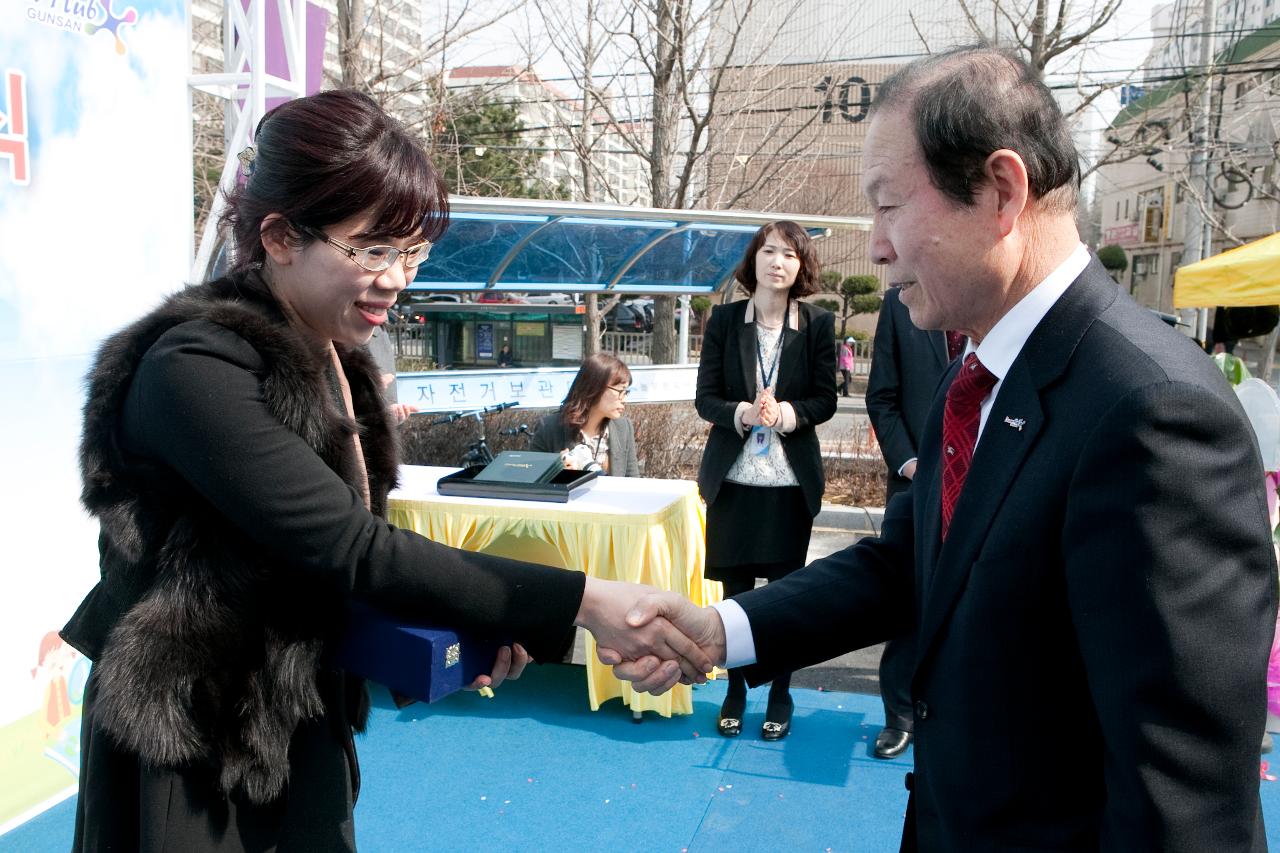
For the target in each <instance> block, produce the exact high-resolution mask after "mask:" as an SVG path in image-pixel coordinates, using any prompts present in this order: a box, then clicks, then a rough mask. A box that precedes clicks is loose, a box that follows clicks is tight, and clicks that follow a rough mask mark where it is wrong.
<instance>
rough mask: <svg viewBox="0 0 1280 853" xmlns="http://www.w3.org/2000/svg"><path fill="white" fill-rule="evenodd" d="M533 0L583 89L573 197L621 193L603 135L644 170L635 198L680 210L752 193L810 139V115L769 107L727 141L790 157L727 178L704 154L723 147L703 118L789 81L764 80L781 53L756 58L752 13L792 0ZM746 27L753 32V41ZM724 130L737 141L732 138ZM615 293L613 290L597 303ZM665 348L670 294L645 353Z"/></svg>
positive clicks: (782, 12) (659, 301) (748, 104)
mask: <svg viewBox="0 0 1280 853" xmlns="http://www.w3.org/2000/svg"><path fill="white" fill-rule="evenodd" d="M534 2H535V4H536V5H537V7H538V9H539V11H540V12H541V14H542V17H543V20H544V21H545V22H546V26H547V31H548V33H549V35H550V38H551V42H552V49H553V50H554V51H555V52H556V53H557V54H558V56H559V58H560V59H561V60H562V61H563V62H564V63H565V64H566V65H567V66H568V67H569V68H570V69H571V72H570V73H571V76H572V77H573V81H574V83H575V85H576V86H577V88H578V89H579V90H580V92H581V93H582V99H581V105H580V109H579V110H578V111H577V112H576V114H575V119H576V121H575V123H574V126H573V127H572V128H571V130H572V132H571V133H570V134H569V136H570V138H571V140H572V146H573V151H574V154H575V156H576V157H577V158H578V160H579V163H580V165H581V168H582V170H583V185H584V186H583V191H582V193H581V195H579V196H578V197H580V198H584V199H594V198H595V196H596V195H597V193H596V189H597V188H598V189H603V190H604V191H605V194H606V196H608V198H606V199H601V200H610V201H623V199H620V198H618V197H617V193H616V190H614V189H611V188H610V187H611V184H610V181H609V180H608V179H607V178H608V176H607V175H605V174H603V173H602V172H601V170H600V167H599V166H598V165H596V164H598V163H599V162H601V159H602V158H601V157H600V156H599V155H600V153H601V152H602V147H601V146H606V145H611V144H612V145H614V146H615V147H616V148H620V149H622V150H623V151H624V152H625V153H627V154H628V155H629V156H630V157H631V158H632V159H633V161H635V162H638V164H639V166H640V168H642V169H643V173H644V184H645V186H644V190H645V192H644V195H643V198H644V200H645V201H647V202H648V203H649V204H650V205H651V206H653V207H657V208H670V209H689V208H697V207H728V206H733V205H735V204H737V203H739V202H741V201H742V200H743V199H745V198H754V197H755V196H754V195H753V194H755V193H756V192H757V191H758V190H759V188H760V187H762V186H765V185H767V184H768V183H769V182H770V181H771V180H772V179H774V178H776V177H777V175H778V174H779V173H780V172H781V171H782V170H784V169H788V168H790V169H794V167H795V165H796V162H797V160H798V159H799V158H800V155H802V153H803V151H804V149H805V148H806V147H807V146H808V145H809V144H811V140H809V139H808V137H807V136H806V134H805V132H804V128H805V126H806V125H809V124H812V123H813V122H814V121H816V118H815V117H814V116H813V115H810V114H809V113H808V111H806V113H805V118H804V120H803V121H802V122H801V123H800V124H799V126H796V125H795V124H794V122H792V123H789V122H788V121H787V120H786V118H785V117H784V116H783V115H782V114H780V113H779V114H777V115H776V116H772V117H771V118H770V119H768V120H767V121H766V124H767V129H766V130H765V132H763V133H757V134H754V135H742V136H740V138H738V139H737V140H736V143H738V147H736V148H734V149H733V150H734V151H736V152H741V153H739V154H738V155H737V156H740V157H742V158H743V159H744V160H750V159H751V158H752V156H753V155H757V154H761V153H763V152H774V151H777V150H779V149H789V152H790V153H791V155H792V156H793V157H794V158H796V159H790V160H788V159H785V158H771V157H758V158H757V163H758V164H759V165H760V166H761V168H758V169H753V170H748V172H744V174H743V176H739V178H738V179H737V180H736V181H735V182H734V183H733V185H732V186H730V184H729V183H727V182H723V181H719V180H718V179H717V172H716V169H715V167H713V165H712V161H713V159H716V158H721V159H722V161H723V162H728V159H725V157H726V155H725V154H724V151H725V150H726V149H724V148H717V149H716V150H715V151H714V152H713V150H712V147H711V146H710V145H709V140H710V137H711V135H712V133H713V126H715V125H717V124H718V123H724V122H725V121H726V116H729V115H731V114H734V113H742V114H743V115H748V114H754V115H756V116H767V115H770V113H769V112H768V111H766V110H764V109H761V105H762V104H764V103H766V102H768V101H769V100H770V99H771V98H773V99H776V98H778V97H780V96H781V93H783V92H784V90H786V89H788V88H789V87H790V86H791V84H790V83H789V82H787V81H780V80H773V79H772V77H774V76H776V74H771V72H774V71H776V70H777V68H778V67H779V63H777V62H766V61H764V60H763V59H762V58H761V57H762V55H763V54H764V52H765V49H766V48H767V46H768V45H767V42H766V41H765V40H764V33H765V31H766V29H767V28H765V27H760V26H756V27H755V28H754V29H753V27H752V24H753V23H755V24H758V23H759V20H760V15H761V10H763V9H768V10H769V11H770V13H772V14H775V15H777V16H778V17H780V18H783V19H785V16H786V15H787V14H788V13H789V12H791V11H794V8H797V7H799V6H800V2H799V0H793V2H792V3H791V4H788V3H782V4H777V3H775V4H772V5H768V6H766V4H765V3H763V2H761V0H643V2H624V0H580V2H578V3H576V4H575V3H572V2H569V3H566V2H563V0H534ZM584 21H585V22H586V23H585V24H584ZM753 33H755V36H754V38H755V40H756V41H757V42H759V43H753V41H752V39H753V36H752V34H753ZM833 35H834V34H833ZM832 43H835V38H834V37H833V38H832ZM606 68H607V70H606ZM744 68H746V69H749V70H747V71H745V72H744V71H743V69H744ZM726 141H727V142H728V143H730V144H733V143H734V142H735V140H734V139H733V138H732V137H726ZM733 156H735V155H734V154H729V155H727V157H728V158H729V159H731V158H732V157H733ZM766 164H767V165H766ZM588 173H590V174H588ZM590 301H591V300H588V311H589V312H591V306H590ZM613 301H616V298H615V300H612V301H610V302H608V303H606V304H605V306H604V307H603V310H604V311H607V310H608V309H609V308H610V307H612V303H613ZM588 319H589V322H590V323H591V328H592V329H593V330H595V331H598V329H599V326H598V323H599V316H595V317H593V316H591V314H590V313H589V315H588ZM596 337H597V335H594V334H593V335H592V336H591V338H592V339H595V338H596ZM675 349H676V326H675V298H674V297H673V296H657V297H656V298H655V299H654V320H653V350H652V351H653V358H654V360H655V361H674V360H675V357H676V352H675Z"/></svg>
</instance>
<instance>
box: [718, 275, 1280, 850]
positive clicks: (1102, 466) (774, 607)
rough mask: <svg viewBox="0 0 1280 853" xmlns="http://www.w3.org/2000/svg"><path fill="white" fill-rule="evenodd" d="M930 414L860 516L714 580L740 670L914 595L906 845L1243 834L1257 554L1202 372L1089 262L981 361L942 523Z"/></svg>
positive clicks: (1208, 844)
mask: <svg viewBox="0 0 1280 853" xmlns="http://www.w3.org/2000/svg"><path fill="white" fill-rule="evenodd" d="M954 369H955V365H953V367H952V371H954ZM949 378H950V376H948V380H949ZM945 384H946V381H944V385H945ZM941 420H942V406H941V397H939V399H938V400H936V401H935V405H934V407H933V409H932V411H931V413H930V416H929V420H928V423H927V425H926V427H925V433H924V439H923V441H922V444H921V455H920V462H919V468H918V472H917V476H916V479H915V481H914V483H913V485H912V488H911V489H909V490H908V491H907V492H906V493H905V494H903V495H899V496H898V497H896V498H894V500H893V501H892V502H891V503H890V505H889V507H888V509H887V511H886V515H885V521H884V525H883V528H882V535H881V537H880V538H879V539H864V540H862V541H861V542H859V543H858V544H856V545H854V546H852V547H850V548H848V549H845V550H844V551H841V552H839V553H837V554H834V555H832V556H831V557H829V558H827V559H825V560H820V561H816V562H814V563H812V564H811V565H810V566H809V567H808V568H805V569H802V570H801V571H799V572H796V573H794V574H792V575H790V576H789V577H787V578H785V579H783V580H781V581H778V582H776V583H771V584H769V585H768V586H767V587H764V588H762V589H760V590H756V591H754V592H749V593H746V594H744V595H742V596H739V597H738V598H737V600H738V601H739V602H740V603H741V604H742V606H743V607H744V608H745V610H746V612H747V614H748V616H749V618H750V621H751V627H752V633H753V636H754V639H755V644H756V651H757V659H758V663H757V664H756V666H755V667H753V668H752V669H750V670H749V671H748V678H749V679H750V680H752V681H753V682H759V681H763V680H767V679H768V678H769V677H770V675H771V674H772V673H774V672H786V671H791V670H793V669H796V668H797V667H801V666H807V665H809V664H812V663H817V662H819V661H823V660H827V659H829V658H831V657H834V656H836V655H837V654H840V653H843V652H845V651H847V650H849V649H851V648H856V647H860V646H865V645H869V644H871V643H874V642H877V641H880V640H884V639H886V638H889V637H892V636H894V634H895V632H896V631H897V630H899V629H901V628H902V627H904V626H907V625H909V624H910V615H911V611H910V609H911V608H912V607H913V606H914V609H915V613H916V616H917V619H918V621H917V625H918V628H917V642H918V649H919V651H918V657H917V662H916V668H915V672H914V676H913V679H912V685H911V689H912V698H913V700H914V704H915V716H916V719H915V736H916V751H915V762H916V772H915V779H914V791H913V794H912V797H913V806H914V815H915V820H914V826H912V825H908V826H907V828H906V833H905V836H904V842H905V846H906V847H907V848H908V849H913V845H914V844H915V843H916V842H917V841H918V844H919V848H920V849H922V850H930V851H936V850H960V849H964V850H1026V849H1031V848H1034V849H1037V850H1099V849H1102V850H1108V851H1117V852H1118V851H1132V850H1153V849H1160V850H1186V851H1205V850H1214V851H1246V850H1259V849H1265V838H1264V835H1263V828H1262V816H1261V810H1260V805H1259V800H1258V779H1257V775H1258V744H1259V742H1260V740H1261V738H1262V733H1263V724H1264V719H1265V713H1266V709H1265V687H1266V681H1265V673H1266V668H1267V657H1268V654H1269V651H1270V645H1271V638H1272V633H1273V631H1274V628H1275V610H1276V601H1275V598H1276V596H1275V588H1276V577H1275V571H1276V565H1275V554H1274V549H1273V547H1272V543H1271V536H1270V531H1269V529H1268V521H1267V512H1266V501H1265V495H1264V490H1263V479H1262V467H1261V464H1260V462H1259V458H1258V450H1257V446H1256V443H1255V441H1254V439H1253V434H1252V431H1251V429H1250V427H1249V424H1248V422H1247V421H1246V419H1245V416H1244V414H1243V411H1242V409H1241V407H1240V405H1239V403H1238V402H1237V400H1236V396H1235V394H1234V393H1233V392H1232V390H1231V388H1230V386H1229V385H1228V384H1227V383H1226V381H1225V380H1224V378H1223V377H1222V375H1221V373H1220V372H1219V371H1218V370H1217V369H1216V368H1215V367H1214V366H1213V364H1212V363H1211V362H1210V360H1209V359H1207V358H1206V357H1205V356H1204V354H1203V353H1202V352H1201V351H1200V350H1199V349H1198V348H1197V347H1196V346H1195V345H1194V343H1193V342H1192V341H1191V340H1190V339H1188V338H1186V337H1184V336H1182V335H1179V334H1177V333H1176V332H1174V331H1173V330H1171V329H1169V328H1168V327H1166V326H1165V325H1164V324H1163V323H1161V322H1160V321H1159V320H1158V319H1157V318H1156V317H1155V316H1154V315H1152V314H1151V313H1150V312H1149V311H1146V310H1145V309H1143V308H1140V307H1139V306H1137V305H1136V304H1134V303H1133V302H1132V301H1131V300H1130V299H1129V298H1128V297H1127V296H1125V295H1123V294H1122V293H1121V292H1120V291H1119V289H1118V288H1117V287H1116V285H1115V284H1114V283H1113V282H1112V281H1111V280H1110V278H1108V277H1107V275H1106V273H1105V271H1104V270H1103V269H1102V267H1101V265H1100V264H1098V262H1097V261H1096V260H1095V261H1093V262H1092V263H1091V265H1090V266H1089V268H1088V269H1087V270H1086V271H1085V272H1084V273H1083V274H1082V275H1081V276H1080V277H1079V278H1078V279H1077V280H1076V281H1075V282H1074V283H1073V284H1072V285H1071V287H1070V288H1069V289H1068V290H1067V291H1066V293H1065V294H1064V295H1063V296H1062V298H1061V299H1060V300H1059V301H1058V303H1057V304H1056V305H1055V306H1054V307H1053V308H1052V309H1051V310H1050V311H1049V313H1048V314H1047V315H1046V316H1045V318H1044V319H1043V321H1042V322H1041V323H1040V324H1039V325H1038V326H1037V328H1036V329H1035V331H1034V332H1033V333H1032V335H1031V337H1030V338H1029V339H1028V341H1027V343H1026V345H1025V347H1024V348H1023V350H1022V352H1021V354H1020V355H1019V356H1018V358H1017V359H1016V360H1015V361H1014V363H1013V365H1012V366H1011V369H1010V371H1009V373H1008V375H1007V376H1006V377H1005V378H1004V384H1003V385H1002V386H1001V388H1000V391H999V394H998V396H997V398H996V400H995V402H994V405H993V408H992V410H991V413H990V417H989V420H988V422H987V424H986V427H985V429H984V431H983V433H982V436H981V439H980V440H979V442H978V446H977V450H976V452H975V454H974V458H973V465H972V468H971V473H970V475H969V481H968V482H967V483H966V485H965V488H964V491H963V493H962V494H961V496H960V499H959V502H958V503H957V506H956V509H955V513H954V515H953V517H952V522H951V530H950V535H949V536H948V538H947V541H946V543H945V544H940V543H939V526H940V511H939V506H940V502H939V501H940V493H941V486H940V475H939V469H940V466H939V453H938V447H939V444H940V439H939V436H940V430H941Z"/></svg>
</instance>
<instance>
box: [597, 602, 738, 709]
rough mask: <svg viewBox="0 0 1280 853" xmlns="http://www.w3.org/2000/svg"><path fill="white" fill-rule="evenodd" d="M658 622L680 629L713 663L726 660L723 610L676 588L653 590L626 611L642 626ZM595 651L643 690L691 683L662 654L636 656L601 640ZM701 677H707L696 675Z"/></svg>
mask: <svg viewBox="0 0 1280 853" xmlns="http://www.w3.org/2000/svg"><path fill="white" fill-rule="evenodd" d="M655 623H667V624H670V625H672V626H674V627H675V628H676V629H678V630H679V631H680V632H681V633H682V634H683V635H684V636H685V637H687V638H688V639H689V640H690V641H692V642H694V643H696V644H697V645H698V647H699V648H700V649H701V650H702V652H703V654H705V655H706V657H707V659H708V660H709V661H710V663H712V664H723V663H724V661H725V633H724V623H723V622H721V621H720V614H719V613H717V612H716V611H715V609H714V608H711V607H697V606H695V605H694V604H693V603H692V602H690V601H689V600H688V599H687V598H685V597H684V596H681V595H678V594H676V593H674V592H652V593H650V594H649V595H646V596H644V597H643V598H641V599H640V600H639V601H637V602H636V603H635V605H634V606H633V607H632V608H631V609H630V611H629V612H628V613H627V624H628V625H629V626H631V627H632V628H636V629H639V628H643V627H645V626H648V625H651V624H655ZM596 655H597V657H599V658H600V662H601V663H606V664H612V665H613V673H614V675H616V676H617V677H618V678H620V679H622V680H623V681H630V682H632V687H633V688H634V689H635V690H638V691H640V692H642V693H653V694H655V695H657V694H659V693H665V692H666V691H668V690H670V689H671V688H672V687H674V686H675V685H676V683H677V682H684V683H686V684H688V683H690V679H689V678H688V676H687V673H682V672H681V670H680V668H678V667H677V666H675V665H674V664H673V663H671V662H670V661H666V660H663V659H662V656H661V655H655V654H645V655H643V656H639V657H636V656H633V655H627V654H623V653H622V652H621V651H620V650H618V649H615V648H613V647H611V646H606V645H605V644H603V643H598V646H597V648H596ZM696 680H698V681H702V680H704V679H696Z"/></svg>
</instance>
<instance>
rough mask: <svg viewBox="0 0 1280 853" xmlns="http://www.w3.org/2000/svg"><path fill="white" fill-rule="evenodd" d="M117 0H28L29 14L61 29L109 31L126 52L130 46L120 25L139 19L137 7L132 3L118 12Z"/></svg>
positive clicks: (119, 49) (87, 32) (118, 47)
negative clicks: (121, 31)
mask: <svg viewBox="0 0 1280 853" xmlns="http://www.w3.org/2000/svg"><path fill="white" fill-rule="evenodd" d="M113 5H114V0H27V18H28V19H29V20H32V21H35V22H36V23H38V24H44V25H45V26H47V27H53V28H55V29H59V30H68V31H70V32H78V33H82V34H84V35H86V36H91V35H93V34H94V33H97V32H107V33H110V34H111V36H112V38H114V39H115V40H116V53H118V54H120V55H121V56H124V55H125V53H127V52H128V50H129V47H128V45H126V44H125V43H124V38H123V37H122V36H121V33H120V27H121V26H122V25H124V24H136V23H137V22H138V10H137V9H135V8H134V7H132V6H128V7H126V8H125V10H124V12H123V13H121V14H119V15H117V14H115V13H114V12H113V11H112V6H113Z"/></svg>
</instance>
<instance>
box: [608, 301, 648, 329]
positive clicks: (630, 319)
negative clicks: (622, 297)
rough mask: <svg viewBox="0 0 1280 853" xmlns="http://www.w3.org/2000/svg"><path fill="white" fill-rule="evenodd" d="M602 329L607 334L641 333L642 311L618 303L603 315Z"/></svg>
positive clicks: (643, 325) (630, 305)
mask: <svg viewBox="0 0 1280 853" xmlns="http://www.w3.org/2000/svg"><path fill="white" fill-rule="evenodd" d="M604 328H605V331H607V332H643V331H644V330H645V324H644V309H642V308H639V307H637V306H634V305H632V304H631V303H629V302H619V303H618V304H617V305H614V306H613V307H612V308H610V309H609V312H608V313H607V314H605V315H604Z"/></svg>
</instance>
